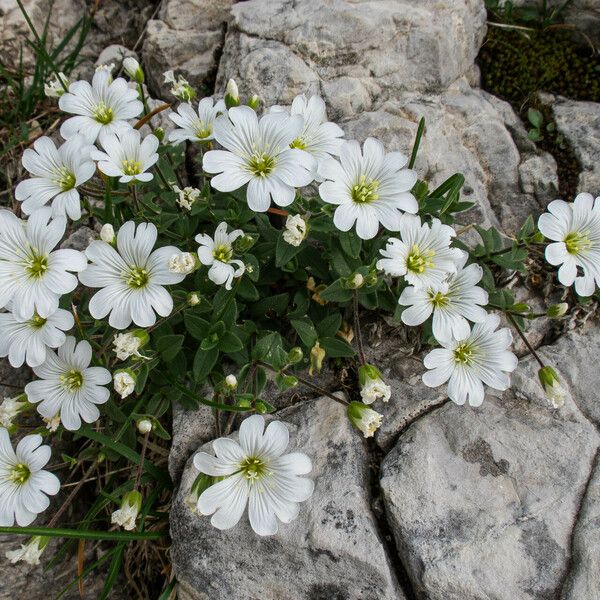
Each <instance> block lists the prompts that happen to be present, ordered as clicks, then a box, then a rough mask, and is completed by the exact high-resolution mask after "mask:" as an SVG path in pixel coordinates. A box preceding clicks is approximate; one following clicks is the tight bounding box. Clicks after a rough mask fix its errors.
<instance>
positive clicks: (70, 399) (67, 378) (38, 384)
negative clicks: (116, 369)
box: [25, 336, 111, 431]
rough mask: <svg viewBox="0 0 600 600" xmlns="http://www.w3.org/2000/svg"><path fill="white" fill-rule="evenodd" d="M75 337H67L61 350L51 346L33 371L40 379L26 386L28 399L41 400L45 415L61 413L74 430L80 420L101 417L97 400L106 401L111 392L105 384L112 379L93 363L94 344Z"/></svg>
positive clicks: (63, 419) (67, 427)
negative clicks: (56, 350) (79, 340)
mask: <svg viewBox="0 0 600 600" xmlns="http://www.w3.org/2000/svg"><path fill="white" fill-rule="evenodd" d="M75 343H76V340H75V338H74V337H71V336H69V337H67V339H66V341H65V343H64V344H63V345H62V346H61V347H60V348H59V349H58V352H53V351H52V350H48V351H47V353H46V361H45V362H44V363H43V364H41V365H40V366H38V367H33V372H34V373H35V374H36V375H37V377H39V378H40V379H38V380H36V381H32V382H30V383H28V384H27V385H26V386H25V393H26V394H27V399H28V400H29V402H32V403H37V402H41V404H40V405H39V406H38V407H37V410H38V412H39V413H40V415H42V417H46V419H53V418H54V417H55V416H56V415H57V414H58V413H60V420H61V422H62V424H63V425H64V426H65V428H66V429H68V430H70V431H75V430H77V429H79V428H80V427H81V420H82V419H83V420H84V421H85V422H86V423H93V422H94V421H97V420H98V419H99V417H100V411H99V410H98V407H97V406H96V405H97V404H104V403H105V402H106V401H107V400H108V397H109V396H110V392H109V390H108V389H107V388H105V387H104V386H105V385H106V384H107V383H110V380H111V377H110V373H109V371H107V370H106V369H104V368H103V367H90V366H89V365H90V362H91V361H92V347H91V346H90V344H89V342H87V341H85V340H83V341H81V342H79V343H78V344H77V346H76V345H75Z"/></svg>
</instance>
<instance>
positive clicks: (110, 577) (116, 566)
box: [99, 542, 125, 600]
mask: <svg viewBox="0 0 600 600" xmlns="http://www.w3.org/2000/svg"><path fill="white" fill-rule="evenodd" d="M124 550H125V542H120V543H119V544H118V545H117V549H116V551H115V553H114V555H113V557H112V560H111V561H110V566H109V567H108V573H107V574H106V579H105V580H104V586H103V587H102V592H101V593H100V597H99V600H106V598H108V597H109V594H110V592H111V590H112V589H113V587H114V585H115V583H116V582H117V577H118V576H119V573H120V572H121V567H122V566H123V551H124Z"/></svg>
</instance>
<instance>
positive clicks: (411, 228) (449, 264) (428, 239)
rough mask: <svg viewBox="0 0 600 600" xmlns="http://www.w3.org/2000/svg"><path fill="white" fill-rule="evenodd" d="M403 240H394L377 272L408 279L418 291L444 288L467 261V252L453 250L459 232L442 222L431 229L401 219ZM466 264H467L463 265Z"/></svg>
mask: <svg viewBox="0 0 600 600" xmlns="http://www.w3.org/2000/svg"><path fill="white" fill-rule="evenodd" d="M399 225H400V239H398V238H390V239H389V240H388V242H387V244H386V247H385V249H383V250H380V253H381V255H382V256H383V257H384V258H381V259H379V260H378V261H377V268H378V269H381V270H382V271H385V273H387V274H388V275H392V276H393V277H402V276H403V277H405V278H406V281H407V282H408V283H410V284H411V285H414V286H417V287H430V286H434V285H440V284H441V283H443V282H444V280H445V279H446V277H447V276H448V274H449V273H455V272H456V269H457V264H459V263H460V262H461V260H463V251H462V250H460V249H459V248H450V242H451V241H452V238H453V237H454V236H455V235H456V232H455V231H454V229H452V227H450V226H449V225H443V224H442V223H441V221H440V220H439V219H433V220H432V222H431V225H428V224H427V223H421V219H419V217H417V216H415V215H407V214H404V215H402V217H401V218H400V223H399ZM463 264H464V263H463Z"/></svg>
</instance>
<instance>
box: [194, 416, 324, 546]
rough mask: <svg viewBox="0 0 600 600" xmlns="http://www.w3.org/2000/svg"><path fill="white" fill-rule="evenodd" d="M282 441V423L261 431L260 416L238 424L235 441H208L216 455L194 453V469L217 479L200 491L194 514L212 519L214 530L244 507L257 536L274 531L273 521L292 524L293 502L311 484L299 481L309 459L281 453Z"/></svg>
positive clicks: (286, 436) (233, 519) (308, 466)
mask: <svg viewBox="0 0 600 600" xmlns="http://www.w3.org/2000/svg"><path fill="white" fill-rule="evenodd" d="M288 442H289V432H288V429H287V427H286V426H285V425H284V424H283V423H281V422H280V421H272V422H271V423H269V425H268V427H267V428H266V430H265V420H264V418H263V417H261V416H260V415H253V416H251V417H248V418H247V419H245V420H244V421H243V422H242V424H241V426H240V431H239V443H238V442H235V441H233V440H231V439H229V438H219V439H217V440H214V441H213V442H212V446H213V450H214V452H215V454H216V456H212V455H210V454H207V453H205V452H199V453H198V454H196V455H195V456H194V466H195V467H196V469H198V470H199V471H200V472H201V473H206V474H207V475H211V476H213V477H219V478H222V480H221V481H219V482H218V483H215V484H213V485H211V486H210V487H209V488H208V489H206V490H205V491H203V492H202V494H201V495H200V497H199V498H198V512H199V513H201V514H203V515H212V518H211V520H210V522H211V524H212V525H213V526H214V527H216V528H217V529H230V528H231V527H233V526H234V525H236V524H237V523H238V521H239V520H240V518H241V517H242V514H243V513H244V511H245V510H246V505H248V517H249V519H250V525H251V526H252V529H253V530H254V531H255V532H256V533H257V534H258V535H274V534H275V533H277V530H278V523H277V519H279V520H280V521H282V522H283V523H289V522H290V521H293V520H294V519H295V518H296V517H297V516H298V513H299V510H300V506H299V503H300V502H304V501H305V500H307V499H308V498H310V496H311V495H312V493H313V489H314V483H313V482H312V481H311V480H310V479H307V478H306V477H302V475H306V474H307V473H310V471H311V469H312V464H311V461H310V458H309V457H308V456H306V455H305V454H302V453H300V452H293V453H291V454H284V452H285V449H286V448H287V446H288Z"/></svg>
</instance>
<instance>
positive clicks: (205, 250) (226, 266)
mask: <svg viewBox="0 0 600 600" xmlns="http://www.w3.org/2000/svg"><path fill="white" fill-rule="evenodd" d="M241 235H244V232H243V231H242V230H241V229H236V230H234V231H232V232H231V233H227V223H220V224H219V226H218V227H217V229H216V230H215V237H214V238H211V237H210V235H208V234H206V233H199V234H198V235H197V236H196V237H195V238H194V239H195V240H196V241H197V242H198V243H199V244H200V248H198V258H199V259H200V262H201V263H202V264H203V265H207V266H210V269H209V270H208V278H209V279H210V280H211V281H212V282H213V283H216V284H217V285H223V284H225V289H228V290H230V289H231V284H232V282H233V278H234V277H241V276H242V275H243V274H244V269H245V267H244V263H243V262H242V261H241V260H237V259H235V258H232V256H233V246H232V244H233V242H234V241H235V240H236V239H237V238H239V237H240V236H241Z"/></svg>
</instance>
